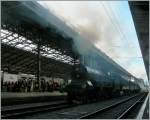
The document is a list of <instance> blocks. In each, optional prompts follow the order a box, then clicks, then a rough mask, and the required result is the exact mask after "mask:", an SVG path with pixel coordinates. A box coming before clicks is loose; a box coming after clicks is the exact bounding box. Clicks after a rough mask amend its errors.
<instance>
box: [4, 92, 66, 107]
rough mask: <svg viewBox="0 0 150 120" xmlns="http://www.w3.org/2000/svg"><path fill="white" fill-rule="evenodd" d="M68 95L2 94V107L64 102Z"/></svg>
mask: <svg viewBox="0 0 150 120" xmlns="http://www.w3.org/2000/svg"><path fill="white" fill-rule="evenodd" d="M66 95H67V93H60V92H58V91H54V92H27V93H21V92H1V105H2V106H7V105H17V104H25V103H33V102H34V103H38V102H48V101H55V100H64V99H65V97H66Z"/></svg>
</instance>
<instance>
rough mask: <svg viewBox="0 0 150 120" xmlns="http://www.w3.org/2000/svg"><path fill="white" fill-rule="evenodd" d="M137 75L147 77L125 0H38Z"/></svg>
mask: <svg viewBox="0 0 150 120" xmlns="http://www.w3.org/2000/svg"><path fill="white" fill-rule="evenodd" d="M38 2H39V3H40V4H41V5H43V6H44V7H45V8H47V9H49V10H50V11H52V12H53V13H55V14H56V15H57V16H59V17H60V19H62V20H64V21H66V23H69V24H72V25H73V26H74V29H76V30H77V31H79V32H80V34H81V35H83V36H85V37H86V39H88V40H90V41H92V43H93V44H94V45H95V46H96V47H97V48H99V49H101V50H102V51H103V52H105V53H106V54H107V55H108V56H110V57H111V58H112V59H113V60H115V61H116V62H117V63H118V64H120V65H121V66H122V67H123V68H125V69H126V70H127V71H129V72H130V73H131V74H133V75H135V76H136V77H139V78H142V79H144V80H145V81H147V75H146V71H145V67H144V63H143V59H142V55H141V51H140V48H139V43H138V39H137V35H136V32H135V28H134V24H133V20H132V16H131V13H130V9H129V6H128V2H127V1H38Z"/></svg>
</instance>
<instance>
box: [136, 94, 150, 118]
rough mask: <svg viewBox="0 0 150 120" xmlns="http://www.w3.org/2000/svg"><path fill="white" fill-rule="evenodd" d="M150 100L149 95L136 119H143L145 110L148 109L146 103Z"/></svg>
mask: <svg viewBox="0 0 150 120" xmlns="http://www.w3.org/2000/svg"><path fill="white" fill-rule="evenodd" d="M148 98H149V94H148V95H147V97H146V99H145V101H144V103H143V105H142V107H141V109H140V111H139V113H138V115H137V118H136V119H138V120H142V117H143V114H144V110H145V108H146V103H147V100H148Z"/></svg>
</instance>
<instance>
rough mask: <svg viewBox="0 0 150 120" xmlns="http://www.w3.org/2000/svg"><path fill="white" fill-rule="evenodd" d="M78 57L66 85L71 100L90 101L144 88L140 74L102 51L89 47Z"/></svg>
mask: <svg viewBox="0 0 150 120" xmlns="http://www.w3.org/2000/svg"><path fill="white" fill-rule="evenodd" d="M98 52H99V53H98ZM78 61H80V62H78V63H77V64H75V65H74V66H73V68H72V74H71V79H70V80H69V82H68V85H67V86H66V88H65V91H66V92H67V93H68V102H69V103H72V102H76V103H88V102H91V101H97V100H100V99H106V98H112V97H118V96H123V95H130V94H134V93H138V92H140V91H141V88H140V86H139V84H138V83H137V78H136V77H134V76H132V75H131V74H130V73H128V72H127V71H126V70H124V69H123V68H122V67H120V66H119V65H118V64H116V63H115V62H114V61H113V60H111V59H110V58H109V57H107V56H106V55H105V54H104V53H102V52H101V51H94V52H93V51H92V52H91V51H90V52H89V54H86V55H84V56H82V57H80V58H79V60H78Z"/></svg>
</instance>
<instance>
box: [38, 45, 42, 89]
mask: <svg viewBox="0 0 150 120" xmlns="http://www.w3.org/2000/svg"><path fill="white" fill-rule="evenodd" d="M40 49H41V45H40V42H38V44H37V82H38V85H39V89H40V73H41V50H40Z"/></svg>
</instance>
